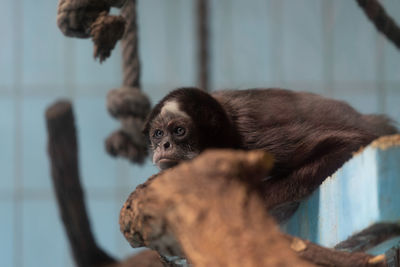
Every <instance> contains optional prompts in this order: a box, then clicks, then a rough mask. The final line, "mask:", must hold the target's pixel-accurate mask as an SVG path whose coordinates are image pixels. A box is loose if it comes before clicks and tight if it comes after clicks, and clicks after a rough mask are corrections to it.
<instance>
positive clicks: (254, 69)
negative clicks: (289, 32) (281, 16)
mask: <svg viewBox="0 0 400 267" xmlns="http://www.w3.org/2000/svg"><path fill="white" fill-rule="evenodd" d="M270 6H271V5H270V4H269V3H267V2H266V1H263V0H256V1H251V4H249V3H248V2H246V1H241V0H235V1H232V16H231V17H230V23H231V25H230V26H228V27H230V28H229V29H231V31H232V39H231V40H227V42H232V50H233V51H231V52H232V54H230V55H228V54H223V55H224V58H221V57H219V60H226V57H230V58H231V60H232V64H233V65H232V69H233V73H234V74H233V77H232V80H233V84H232V86H234V87H239V88H249V87H265V86H267V84H268V83H270V81H271V80H272V79H273V77H272V73H273V71H272V70H273V66H274V64H273V62H272V60H273V57H272V55H271V53H270V51H271V49H273V46H274V45H275V44H274V42H271V39H272V27H274V25H273V23H272V21H271V19H270V16H269V13H268V10H269V8H270ZM222 12H223V13H224V11H222ZM212 37H215V34H213V35H212ZM211 40H212V39H211ZM217 56H218V55H217Z"/></svg>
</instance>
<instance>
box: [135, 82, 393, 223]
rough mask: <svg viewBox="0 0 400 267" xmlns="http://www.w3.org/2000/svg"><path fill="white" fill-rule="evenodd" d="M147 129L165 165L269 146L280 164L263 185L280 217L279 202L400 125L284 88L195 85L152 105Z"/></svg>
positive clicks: (296, 197)
mask: <svg viewBox="0 0 400 267" xmlns="http://www.w3.org/2000/svg"><path fill="white" fill-rule="evenodd" d="M143 133H144V134H145V135H146V136H147V138H148V141H149V143H150V146H151V149H152V150H153V163H154V164H155V165H157V166H158V167H159V168H160V169H161V170H165V169H168V168H171V167H173V166H175V165H177V164H179V163H180V162H182V161H187V160H191V159H193V158H194V157H196V156H197V155H199V154H200V153H201V152H202V151H204V150H205V149H208V148H230V149H242V150H253V149H259V150H264V151H267V152H269V153H270V154H272V156H273V157H274V160H275V163H274V167H273V169H272V170H271V172H270V175H269V176H268V177H266V178H265V180H263V181H262V189H261V191H262V193H263V194H262V197H263V198H264V200H265V203H266V205H267V209H270V210H274V208H277V209H276V210H277V215H276V216H277V217H279V216H280V215H279V214H278V213H279V212H280V211H279V207H280V206H282V205H283V207H284V206H285V204H287V205H286V207H290V205H289V204H290V203H298V201H300V200H302V199H304V198H305V197H306V196H308V195H309V194H311V192H312V191H314V190H315V189H316V188H317V187H318V186H319V185H320V184H321V183H322V182H323V181H324V179H325V178H327V177H329V176H330V175H332V174H333V173H334V172H335V171H336V170H337V169H338V168H340V167H341V166H342V165H343V164H344V163H345V162H346V161H347V160H349V159H350V158H351V157H352V153H354V152H356V151H357V150H359V149H360V148H361V147H363V146H366V145H368V144H369V143H370V142H371V141H373V140H374V139H376V138H378V137H379V136H382V135H390V134H395V133H398V130H397V128H396V127H395V126H394V122H393V121H392V120H391V119H389V118H387V117H386V116H384V115H373V114H371V115H363V114H361V113H359V112H357V111H356V110H355V109H354V108H352V107H351V106H350V105H348V104H347V103H345V102H343V101H339V100H334V99H329V98H325V97H323V96H320V95H317V94H314V93H308V92H296V91H291V90H286V89H279V88H269V89H247V90H222V91H216V92H213V93H207V92H205V91H203V90H200V89H197V88H193V87H188V88H179V89H176V90H174V91H172V92H170V93H169V94H168V95H167V96H165V97H164V98H163V99H162V100H161V101H160V102H159V103H158V104H157V105H156V106H155V107H154V108H153V110H152V111H151V112H150V114H149V116H148V118H147V121H146V123H145V125H144V129H143ZM294 207H295V208H296V207H297V205H294ZM283 210H285V209H283ZM289 213H290V212H289ZM282 216H283V217H287V215H282Z"/></svg>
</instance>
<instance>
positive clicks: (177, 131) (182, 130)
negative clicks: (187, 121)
mask: <svg viewBox="0 0 400 267" xmlns="http://www.w3.org/2000/svg"><path fill="white" fill-rule="evenodd" d="M174 133H175V134H176V135H177V136H182V135H184V134H185V133H186V130H185V128H183V127H176V128H175V130H174Z"/></svg>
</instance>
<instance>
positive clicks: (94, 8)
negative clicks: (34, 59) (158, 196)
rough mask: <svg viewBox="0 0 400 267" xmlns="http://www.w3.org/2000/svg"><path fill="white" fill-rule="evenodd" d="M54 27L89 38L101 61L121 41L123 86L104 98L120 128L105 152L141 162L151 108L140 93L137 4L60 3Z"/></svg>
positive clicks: (108, 0) (129, 0)
mask: <svg viewBox="0 0 400 267" xmlns="http://www.w3.org/2000/svg"><path fill="white" fill-rule="evenodd" d="M111 7H118V8H122V10H121V16H110V15H109V11H110V8H111ZM57 24H58V27H59V28H60V29H61V31H62V32H63V33H64V34H65V35H66V36H70V37H78V38H89V37H91V38H92V40H93V42H94V56H95V58H97V57H98V58H99V59H100V62H102V61H103V60H105V59H106V58H107V57H109V56H110V53H111V51H112V49H113V48H114V47H115V44H116V42H117V41H118V40H120V39H121V38H122V50H123V69H124V80H123V86H122V88H119V89H114V90H111V91H110V92H109V94H108V95H107V108H108V110H109V112H110V114H111V115H112V116H114V117H116V118H118V119H119V120H120V121H121V124H122V127H121V129H119V130H117V131H115V132H114V133H112V134H111V135H110V136H109V137H108V138H107V140H106V149H107V151H108V152H109V153H110V154H111V155H113V156H122V157H126V158H128V159H130V160H131V161H133V162H137V163H142V162H143V161H144V159H145V158H146V156H147V154H148V150H147V142H146V139H145V137H144V136H143V134H142V127H143V124H144V120H145V118H146V116H147V114H148V113H149V112H150V106H151V105H150V101H149V99H148V97H147V96H146V95H145V94H143V93H142V92H141V91H140V62H139V55H138V41H137V40H138V35H137V24H136V1H135V0H60V2H59V4H58V15H57Z"/></svg>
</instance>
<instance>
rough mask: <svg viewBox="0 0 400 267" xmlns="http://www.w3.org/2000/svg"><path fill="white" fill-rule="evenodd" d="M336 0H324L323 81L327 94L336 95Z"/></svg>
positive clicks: (329, 95)
mask: <svg viewBox="0 0 400 267" xmlns="http://www.w3.org/2000/svg"><path fill="white" fill-rule="evenodd" d="M333 24H334V2H331V1H323V2H322V34H321V36H322V43H323V47H324V49H322V52H323V55H322V60H323V62H322V63H323V68H324V69H323V75H324V77H323V81H324V92H325V94H326V96H328V97H333V96H334V69H333V64H334V59H335V58H334V49H333V46H334V44H333V43H334V40H335V35H334V27H333Z"/></svg>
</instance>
